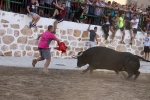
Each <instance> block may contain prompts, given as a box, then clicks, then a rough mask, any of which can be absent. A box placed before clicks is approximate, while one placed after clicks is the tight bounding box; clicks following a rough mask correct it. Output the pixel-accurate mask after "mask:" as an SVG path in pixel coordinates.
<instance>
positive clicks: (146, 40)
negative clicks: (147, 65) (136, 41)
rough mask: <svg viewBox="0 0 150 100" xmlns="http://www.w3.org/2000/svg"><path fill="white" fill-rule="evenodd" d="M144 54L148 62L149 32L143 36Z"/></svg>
mask: <svg viewBox="0 0 150 100" xmlns="http://www.w3.org/2000/svg"><path fill="white" fill-rule="evenodd" d="M144 37H145V39H144V54H145V60H149V52H150V31H148V32H147V35H145V36H144Z"/></svg>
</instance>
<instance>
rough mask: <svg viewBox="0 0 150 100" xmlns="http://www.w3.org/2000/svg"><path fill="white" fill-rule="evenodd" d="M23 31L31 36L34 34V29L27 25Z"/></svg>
mask: <svg viewBox="0 0 150 100" xmlns="http://www.w3.org/2000/svg"><path fill="white" fill-rule="evenodd" d="M21 33H22V34H23V35H26V36H31V35H32V34H33V32H32V30H31V29H30V28H29V27H28V26H27V25H25V26H24V28H23V29H22V30H21Z"/></svg>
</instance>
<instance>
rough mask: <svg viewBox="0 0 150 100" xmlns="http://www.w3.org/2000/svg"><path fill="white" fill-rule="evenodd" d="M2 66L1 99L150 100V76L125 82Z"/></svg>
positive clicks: (96, 73)
mask: <svg viewBox="0 0 150 100" xmlns="http://www.w3.org/2000/svg"><path fill="white" fill-rule="evenodd" d="M41 72H42V69H41V68H15V67H0V100H150V74H146V75H140V76H139V78H138V79H137V80H136V81H133V80H132V79H131V80H130V81H125V80H124V79H121V78H120V77H118V76H117V75H116V74H113V73H111V74H108V73H107V74H106V73H104V72H99V71H94V73H93V75H92V76H90V75H89V72H87V73H86V74H80V73H81V71H79V70H60V69H56V70H55V69H49V75H44V74H42V73H41Z"/></svg>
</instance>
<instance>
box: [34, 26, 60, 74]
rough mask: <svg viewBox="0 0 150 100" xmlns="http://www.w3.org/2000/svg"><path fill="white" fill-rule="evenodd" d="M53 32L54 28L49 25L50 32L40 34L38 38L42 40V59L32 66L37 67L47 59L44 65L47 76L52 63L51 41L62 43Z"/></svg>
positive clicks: (35, 60) (35, 61) (38, 59)
mask: <svg viewBox="0 0 150 100" xmlns="http://www.w3.org/2000/svg"><path fill="white" fill-rule="evenodd" d="M53 31H54V28H53V26H51V25H49V26H48V30H47V31H46V32H44V33H43V34H40V35H39V36H38V38H37V40H39V39H40V38H41V39H40V42H39V44H38V49H39V53H40V57H39V58H37V59H33V60H32V66H33V67H35V65H36V63H37V62H39V61H43V60H45V59H46V62H45V64H44V69H43V71H44V72H45V73H46V74H48V66H49V64H50V61H51V54H50V49H49V44H50V42H51V40H55V41H57V43H58V44H59V43H60V41H59V40H58V39H57V38H56V37H55V35H53V34H52V33H53Z"/></svg>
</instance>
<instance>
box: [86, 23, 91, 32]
mask: <svg viewBox="0 0 150 100" xmlns="http://www.w3.org/2000/svg"><path fill="white" fill-rule="evenodd" d="M90 27H91V24H89V27H88V30H87V31H88V32H89V31H90Z"/></svg>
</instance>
